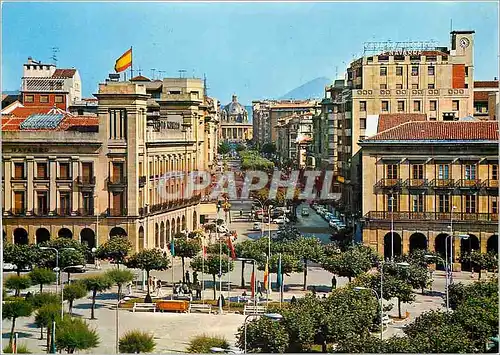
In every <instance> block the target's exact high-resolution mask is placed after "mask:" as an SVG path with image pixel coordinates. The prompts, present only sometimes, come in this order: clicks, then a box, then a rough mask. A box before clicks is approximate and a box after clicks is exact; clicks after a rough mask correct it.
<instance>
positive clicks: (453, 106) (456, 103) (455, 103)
mask: <svg viewBox="0 0 500 355" xmlns="http://www.w3.org/2000/svg"><path fill="white" fill-rule="evenodd" d="M459 107H460V105H459V101H458V100H453V101H452V102H451V109H452V110H453V111H458V110H459Z"/></svg>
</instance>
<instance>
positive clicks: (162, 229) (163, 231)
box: [160, 221, 165, 249]
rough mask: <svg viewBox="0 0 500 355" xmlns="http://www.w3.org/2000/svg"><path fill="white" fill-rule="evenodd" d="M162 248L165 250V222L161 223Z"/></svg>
mask: <svg viewBox="0 0 500 355" xmlns="http://www.w3.org/2000/svg"><path fill="white" fill-rule="evenodd" d="M160 248H161V249H164V248H165V222H163V221H161V223H160Z"/></svg>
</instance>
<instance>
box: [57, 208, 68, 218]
mask: <svg viewBox="0 0 500 355" xmlns="http://www.w3.org/2000/svg"><path fill="white" fill-rule="evenodd" d="M56 213H57V215H58V216H69V215H71V208H69V207H68V208H57V209H56Z"/></svg>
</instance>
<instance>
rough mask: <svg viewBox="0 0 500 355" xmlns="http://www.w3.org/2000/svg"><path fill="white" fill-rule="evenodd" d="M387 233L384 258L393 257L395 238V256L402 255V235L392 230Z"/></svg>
mask: <svg viewBox="0 0 500 355" xmlns="http://www.w3.org/2000/svg"><path fill="white" fill-rule="evenodd" d="M392 236H393V237H391V232H389V233H387V234H386V235H385V236H384V258H385V259H391V258H392V239H393V238H394V256H396V255H401V252H402V244H401V236H400V235H399V234H398V233H395V232H392Z"/></svg>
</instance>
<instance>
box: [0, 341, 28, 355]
mask: <svg viewBox="0 0 500 355" xmlns="http://www.w3.org/2000/svg"><path fill="white" fill-rule="evenodd" d="M3 353H4V354H12V347H11V346H10V344H9V345H7V346H6V347H4V348H3ZM16 353H17V354H31V351H30V350H29V349H28V346H27V345H26V344H24V343H22V344H18V345H17V351H16Z"/></svg>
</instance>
